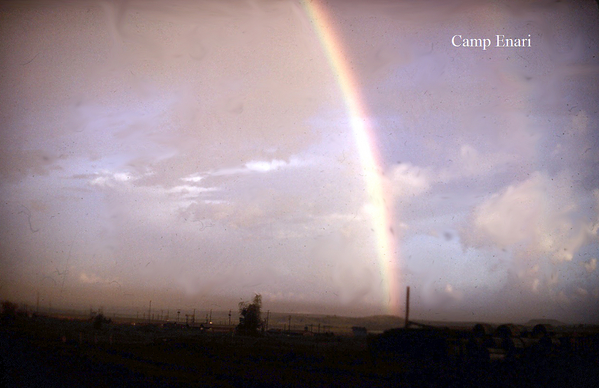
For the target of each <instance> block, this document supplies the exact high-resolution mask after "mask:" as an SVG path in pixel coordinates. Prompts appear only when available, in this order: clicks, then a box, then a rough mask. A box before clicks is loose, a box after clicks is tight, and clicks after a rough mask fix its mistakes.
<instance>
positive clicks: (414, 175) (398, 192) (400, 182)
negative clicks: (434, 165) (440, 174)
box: [388, 163, 433, 199]
mask: <svg viewBox="0 0 599 388" xmlns="http://www.w3.org/2000/svg"><path fill="white" fill-rule="evenodd" d="M388 180H389V182H388V184H389V185H390V186H391V191H392V193H393V195H394V196H395V197H396V198H401V199H408V198H410V197H415V196H418V195H420V194H422V193H425V192H426V191H427V190H428V189H429V188H430V187H431V184H432V183H433V180H432V177H431V174H430V171H429V170H427V169H423V168H420V167H417V166H413V165H410V164H407V163H403V164H400V165H397V166H395V167H394V168H393V169H392V170H391V172H390V173H389V174H388Z"/></svg>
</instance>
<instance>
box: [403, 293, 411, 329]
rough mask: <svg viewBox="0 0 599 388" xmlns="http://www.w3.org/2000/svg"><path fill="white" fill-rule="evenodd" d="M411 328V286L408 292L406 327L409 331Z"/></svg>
mask: <svg viewBox="0 0 599 388" xmlns="http://www.w3.org/2000/svg"><path fill="white" fill-rule="evenodd" d="M409 326H410V286H408V288H407V291H406V322H405V324H404V327H405V328H406V329H407V328H408V327H409Z"/></svg>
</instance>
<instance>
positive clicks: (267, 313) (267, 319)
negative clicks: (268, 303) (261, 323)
mask: <svg viewBox="0 0 599 388" xmlns="http://www.w3.org/2000/svg"><path fill="white" fill-rule="evenodd" d="M269 321H270V310H268V311H267V312H266V330H268V322H269Z"/></svg>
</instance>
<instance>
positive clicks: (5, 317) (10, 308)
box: [0, 300, 18, 324]
mask: <svg viewBox="0 0 599 388" xmlns="http://www.w3.org/2000/svg"><path fill="white" fill-rule="evenodd" d="M17 309H18V306H17V305H16V304H15V303H12V302H9V301H7V300H5V301H4V302H2V314H0V316H1V319H2V323H3V324H10V323H12V322H13V321H14V320H15V317H16V315H17Z"/></svg>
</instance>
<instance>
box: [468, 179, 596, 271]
mask: <svg viewBox="0 0 599 388" xmlns="http://www.w3.org/2000/svg"><path fill="white" fill-rule="evenodd" d="M579 200H580V198H578V197H577V195H576V194H575V192H574V190H573V189H572V182H571V180H570V179H568V177H566V176H565V175H561V176H556V177H554V178H551V177H549V176H548V175H547V174H545V173H535V174H533V176H531V177H530V178H529V179H527V180H525V181H524V182H520V183H516V184H513V185H510V186H509V187H507V188H506V189H504V190H502V191H501V192H499V193H495V194H493V195H492V196H491V197H489V198H488V199H487V200H486V201H484V202H483V203H481V204H480V205H478V206H477V207H476V208H475V209H474V210H473V212H472V214H471V216H470V220H469V222H468V224H467V225H466V227H465V228H463V230H462V240H463V241H464V243H465V244H466V245H469V246H474V247H479V248H480V247H491V246H495V247H499V248H503V249H507V248H509V249H513V250H514V251H515V252H516V254H520V255H527V256H535V257H541V256H543V257H548V258H551V259H552V260H553V261H554V262H564V261H571V260H572V258H573V256H574V255H575V254H576V253H577V252H578V250H579V249H580V248H581V247H582V246H584V245H585V244H587V243H588V242H589V241H590V239H589V237H591V236H592V235H596V229H597V228H596V227H593V222H589V220H585V219H584V217H583V216H580V214H579V213H578V212H577V210H578V205H577V203H578V201H579Z"/></svg>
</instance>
